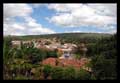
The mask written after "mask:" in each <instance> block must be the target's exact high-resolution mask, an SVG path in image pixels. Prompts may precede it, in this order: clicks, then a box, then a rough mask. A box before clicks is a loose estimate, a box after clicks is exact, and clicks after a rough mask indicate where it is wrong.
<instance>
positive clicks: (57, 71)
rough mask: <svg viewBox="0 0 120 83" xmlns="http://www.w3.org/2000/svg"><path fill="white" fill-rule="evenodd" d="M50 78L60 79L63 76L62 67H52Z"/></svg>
mask: <svg viewBox="0 0 120 83" xmlns="http://www.w3.org/2000/svg"><path fill="white" fill-rule="evenodd" d="M51 77H52V79H56V80H61V79H62V78H63V77H64V76H63V68H62V67H53V68H52V71H51Z"/></svg>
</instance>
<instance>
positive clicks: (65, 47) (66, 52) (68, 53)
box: [12, 39, 77, 59]
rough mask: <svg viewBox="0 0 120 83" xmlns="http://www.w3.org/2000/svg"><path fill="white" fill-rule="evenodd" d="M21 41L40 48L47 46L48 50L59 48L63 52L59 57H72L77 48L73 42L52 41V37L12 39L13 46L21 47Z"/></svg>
mask: <svg viewBox="0 0 120 83" xmlns="http://www.w3.org/2000/svg"><path fill="white" fill-rule="evenodd" d="M21 43H22V44H28V45H30V44H31V43H33V46H34V47H35V48H38V49H40V48H45V49H48V50H55V49H57V50H58V52H61V54H62V56H60V57H59V58H60V59H62V58H68V59H71V58H72V55H73V53H74V50H75V49H76V48H77V45H76V44H72V43H65V44H61V43H60V42H56V41H51V40H50V39H36V40H35V39H34V40H27V41H20V40H15V41H12V46H14V47H20V46H21Z"/></svg>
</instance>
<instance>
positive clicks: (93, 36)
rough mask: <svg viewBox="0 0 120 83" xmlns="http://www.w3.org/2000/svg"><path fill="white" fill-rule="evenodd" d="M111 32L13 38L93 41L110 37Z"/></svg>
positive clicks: (15, 37) (14, 37) (16, 37)
mask: <svg viewBox="0 0 120 83" xmlns="http://www.w3.org/2000/svg"><path fill="white" fill-rule="evenodd" d="M110 36H111V34H103V33H60V34H47V35H28V36H12V39H13V40H31V39H39V38H57V39H59V40H64V41H65V42H72V43H74V42H86V43H90V42H91V43H92V42H95V41H96V40H99V39H101V38H103V37H110Z"/></svg>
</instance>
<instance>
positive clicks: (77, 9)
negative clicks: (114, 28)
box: [48, 4, 117, 28]
mask: <svg viewBox="0 0 120 83" xmlns="http://www.w3.org/2000/svg"><path fill="white" fill-rule="evenodd" d="M48 8H49V9H53V10H55V11H56V12H57V13H56V15H55V16H53V17H51V18H49V19H48V20H49V21H50V22H52V23H55V24H56V25H60V26H63V27H81V26H94V27H99V28H100V27H104V26H107V25H109V24H116V13H117V12H116V4H85V5H83V4H50V5H48Z"/></svg>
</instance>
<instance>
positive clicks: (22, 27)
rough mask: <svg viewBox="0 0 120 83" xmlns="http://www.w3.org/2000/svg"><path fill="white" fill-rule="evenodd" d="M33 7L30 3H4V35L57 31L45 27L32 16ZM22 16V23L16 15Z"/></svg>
mask: <svg viewBox="0 0 120 83" xmlns="http://www.w3.org/2000/svg"><path fill="white" fill-rule="evenodd" d="M32 12H33V9H32V7H31V6H30V5H28V4H4V35H38V34H45V33H46V34H51V33H55V32H54V31H53V30H51V29H48V28H45V27H43V26H42V25H41V24H39V23H37V21H36V20H35V19H34V18H32V17H31V16H30V14H31V13H32ZM16 16H18V17H21V18H23V19H24V22H22V23H20V22H17V21H16V20H15V17H16Z"/></svg>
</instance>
